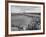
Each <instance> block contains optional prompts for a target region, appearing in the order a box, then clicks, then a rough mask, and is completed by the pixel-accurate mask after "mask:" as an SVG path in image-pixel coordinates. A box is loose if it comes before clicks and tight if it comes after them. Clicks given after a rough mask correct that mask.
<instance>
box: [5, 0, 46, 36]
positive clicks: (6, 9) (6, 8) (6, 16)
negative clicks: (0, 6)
mask: <svg viewBox="0 0 46 37" xmlns="http://www.w3.org/2000/svg"><path fill="white" fill-rule="evenodd" d="M8 3H27V4H42V5H43V32H41V33H26V34H10V35H9V34H8ZM39 34H45V3H44V2H26V1H7V0H6V1H5V36H23V35H39Z"/></svg>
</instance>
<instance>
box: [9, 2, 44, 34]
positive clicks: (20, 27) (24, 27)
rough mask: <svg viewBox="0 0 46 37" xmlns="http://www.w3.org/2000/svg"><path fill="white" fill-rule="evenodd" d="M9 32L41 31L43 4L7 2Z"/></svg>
mask: <svg viewBox="0 0 46 37" xmlns="http://www.w3.org/2000/svg"><path fill="white" fill-rule="evenodd" d="M8 17H9V18H8V19H9V21H8V31H9V34H24V33H39V32H43V5H42V4H26V3H25V4H24V3H8Z"/></svg>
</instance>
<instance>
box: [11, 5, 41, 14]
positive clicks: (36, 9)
mask: <svg viewBox="0 0 46 37" xmlns="http://www.w3.org/2000/svg"><path fill="white" fill-rule="evenodd" d="M40 11H41V7H40V6H15V5H11V12H12V13H23V12H26V13H31V12H33V13H34V12H37V13H40Z"/></svg>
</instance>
